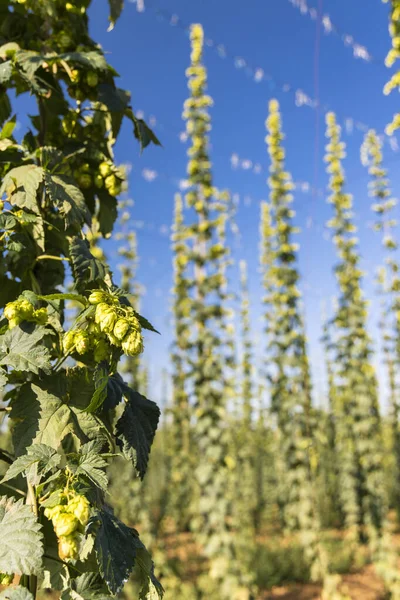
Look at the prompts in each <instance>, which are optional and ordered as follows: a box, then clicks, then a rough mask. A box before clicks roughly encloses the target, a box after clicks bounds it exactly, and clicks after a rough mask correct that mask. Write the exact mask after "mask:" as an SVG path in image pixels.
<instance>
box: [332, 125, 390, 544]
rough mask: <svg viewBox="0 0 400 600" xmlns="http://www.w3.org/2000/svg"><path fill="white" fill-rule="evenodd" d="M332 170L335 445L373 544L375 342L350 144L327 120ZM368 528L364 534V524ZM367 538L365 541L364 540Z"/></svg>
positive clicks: (346, 504) (378, 477) (353, 511)
mask: <svg viewBox="0 0 400 600" xmlns="http://www.w3.org/2000/svg"><path fill="white" fill-rule="evenodd" d="M326 124H327V130H326V135H327V138H328V144H327V146H326V157H325V160H326V163H327V165H328V167H327V170H328V173H329V174H330V182H329V187H330V189H331V192H332V193H331V196H330V197H329V202H330V203H331V204H332V206H333V210H334V216H333V218H332V219H331V220H330V221H329V222H328V226H329V227H330V228H331V229H332V230H333V233H334V235H333V241H334V244H335V246H336V251H337V255H338V264H337V265H336V267H335V274H336V279H337V283H338V288H339V297H338V306H337V309H336V312H335V315H334V318H333V327H334V336H335V337H334V339H335V344H334V349H333V353H334V356H333V361H332V365H334V367H335V372H334V373H333V376H334V380H333V383H334V388H335V396H336V407H337V410H338V411H339V412H338V413H337V414H336V422H337V424H338V426H340V428H339V427H338V428H337V429H336V434H337V435H336V447H337V451H338V457H339V461H340V477H341V485H340V489H341V500H342V507H343V512H344V515H345V519H346V524H347V527H348V529H349V532H350V533H351V535H352V536H353V538H354V539H359V540H362V539H363V535H364V534H365V532H367V536H368V538H369V540H370V541H372V540H375V539H376V537H377V536H379V535H380V531H381V527H382V522H383V518H384V513H385V503H384V497H385V493H384V490H383V489H382V486H383V481H382V466H381V465H382V463H381V458H382V457H381V450H380V449H381V441H380V417H379V411H378V405H377V384H376V377H375V372H374V369H373V367H372V365H371V362H370V357H371V342H370V339H369V337H368V333H367V329H366V319H367V307H366V302H365V299H364V297H363V293H362V288H361V281H362V272H361V270H360V268H359V262H360V256H359V252H358V240H357V238H356V237H355V235H354V234H355V232H356V227H355V225H354V223H353V213H352V204H353V202H352V197H351V196H350V195H349V194H347V193H345V176H344V171H343V167H342V159H343V158H344V157H345V144H344V143H343V142H341V139H340V133H341V130H340V127H339V125H338V124H337V123H336V117H335V115H334V114H333V113H329V114H328V115H327V117H326ZM361 525H364V526H365V529H364V531H362V530H361V528H360V526H361ZM364 539H365V538H364Z"/></svg>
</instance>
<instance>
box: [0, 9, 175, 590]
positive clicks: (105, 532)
mask: <svg viewBox="0 0 400 600" xmlns="http://www.w3.org/2000/svg"><path fill="white" fill-rule="evenodd" d="M89 5H90V1H89V0H77V1H76V2H74V3H68V2H67V3H65V2H64V1H61V0H52V1H49V0H25V1H21V0H19V1H12V0H10V1H6V2H2V3H1V5H0V22H1V30H0V86H1V89H0V92H1V93H0V127H1V131H0V177H1V185H0V308H1V309H2V314H1V318H0V388H1V389H2V390H3V393H2V396H1V411H2V413H3V414H7V415H8V424H9V426H10V429H11V434H12V446H11V447H8V448H3V449H1V450H0V460H2V461H4V462H6V463H7V464H8V469H7V471H6V473H5V475H4V477H3V479H2V480H1V482H0V488H1V489H0V573H1V576H0V578H1V583H2V584H3V585H4V584H8V585H10V586H11V587H10V588H9V590H8V591H7V598H10V599H12V598H14V597H15V598H22V597H23V598H24V599H26V600H28V599H29V598H32V597H34V596H35V595H36V594H37V593H38V592H39V590H40V589H41V588H43V589H44V588H46V589H47V588H50V589H52V590H53V591H54V592H56V593H60V594H61V596H62V597H63V598H76V597H81V598H89V597H90V598H100V597H101V598H107V597H111V596H114V595H115V594H116V593H117V592H119V591H120V590H121V589H122V587H123V585H124V583H125V582H126V580H127V579H128V577H129V576H130V574H131V572H133V571H134V574H135V577H136V579H137V582H138V587H139V588H140V592H139V595H140V598H143V599H144V598H147V599H149V598H152V599H156V598H161V597H162V594H163V590H162V587H161V585H160V584H159V582H158V581H157V579H156V577H155V575H154V570H153V564H152V560H151V558H150V556H149V554H148V552H147V550H146V548H145V547H144V545H143V543H142V542H141V540H140V538H139V535H138V533H137V531H136V530H134V529H131V528H129V527H128V526H127V525H125V524H124V523H122V522H121V521H119V520H118V519H117V518H116V517H115V516H114V514H113V510H112V507H110V506H109V505H108V504H107V488H108V476H107V467H108V465H109V464H110V462H112V461H113V458H114V457H115V456H116V455H120V456H122V457H124V458H125V459H126V460H129V461H131V462H132V464H133V466H134V469H135V473H136V474H137V475H138V476H139V477H141V478H143V476H144V474H145V471H146V466H147V462H148V458H149V453H150V448H151V445H152V442H153V438H154V435H155V431H156V428H157V424H158V420H159V409H158V407H157V405H156V404H155V403H154V402H152V401H150V400H148V399H147V398H146V397H145V396H143V395H141V394H139V393H138V392H137V391H135V390H134V389H132V388H131V387H129V386H128V385H127V384H126V383H125V382H124V380H123V378H122V377H121V375H120V374H119V372H118V369H119V363H120V360H121V358H122V357H123V356H124V355H126V356H128V357H131V356H136V355H138V354H140V353H141V352H142V351H143V348H144V343H143V338H144V332H145V331H146V330H153V331H154V329H153V327H152V325H151V324H150V323H149V322H148V321H147V320H146V319H145V318H144V317H143V316H141V315H140V314H139V313H138V312H137V310H136V309H137V307H136V306H135V307H134V306H131V305H130V303H129V300H128V297H127V293H126V292H125V291H124V290H123V289H120V288H118V287H117V286H116V285H115V284H114V282H113V277H112V273H111V271H110V269H109V267H108V266H107V265H106V264H105V263H104V262H103V260H102V252H101V251H100V249H99V247H98V242H99V239H100V238H101V237H102V236H103V237H109V236H110V234H111V233H112V231H113V226H114V222H115V220H116V217H117V213H118V209H117V196H118V195H119V193H120V192H121V191H123V189H124V187H125V185H126V178H125V174H124V171H123V169H122V168H121V167H119V166H118V165H116V164H115V162H114V155H113V146H114V144H115V142H116V140H117V138H118V134H119V131H120V127H121V124H122V121H123V119H127V120H128V121H130V122H131V124H132V126H133V131H134V135H135V137H136V138H137V139H138V141H139V143H140V145H141V147H142V148H144V147H145V146H147V145H148V144H149V143H150V142H153V143H155V144H159V142H158V140H157V138H156V137H155V136H154V134H153V133H152V132H151V130H150V129H149V128H148V127H147V126H146V124H145V123H144V121H142V120H140V119H137V118H136V116H135V114H134V112H133V110H132V108H131V105H130V94H129V93H128V92H127V91H125V90H123V89H120V88H118V87H117V85H116V77H117V73H116V72H115V70H114V69H113V68H112V67H111V66H110V65H109V64H108V63H107V61H106V59H105V56H104V53H103V51H102V49H101V47H100V46H99V45H98V44H96V43H95V42H94V41H93V40H92V39H91V38H90V36H89V29H88V26H89V23H88V15H87V9H88V8H89ZM110 7H111V15H110V20H111V26H113V24H114V22H115V20H116V19H117V17H118V16H119V14H120V12H121V9H122V2H117V1H115V0H111V1H110ZM15 94H17V95H22V96H24V97H25V98H26V97H27V95H28V94H29V95H30V96H31V99H30V100H29V115H30V116H29V118H28V117H25V116H24V115H21V120H19V121H18V122H19V124H20V127H19V128H16V124H17V116H16V115H15V114H13V108H12V99H13V98H14V97H15ZM26 102H28V99H27V98H26ZM27 107H28V104H27ZM17 131H18V135H17V134H16V132H17ZM67 290H69V291H67ZM71 305H73V306H74V307H77V306H79V309H78V311H77V313H76V314H74V315H73V319H72V320H73V323H72V326H68V325H67V322H68V321H70V320H71V310H70V307H71ZM15 586H17V587H15ZM18 586H19V587H18ZM22 588H23V589H22Z"/></svg>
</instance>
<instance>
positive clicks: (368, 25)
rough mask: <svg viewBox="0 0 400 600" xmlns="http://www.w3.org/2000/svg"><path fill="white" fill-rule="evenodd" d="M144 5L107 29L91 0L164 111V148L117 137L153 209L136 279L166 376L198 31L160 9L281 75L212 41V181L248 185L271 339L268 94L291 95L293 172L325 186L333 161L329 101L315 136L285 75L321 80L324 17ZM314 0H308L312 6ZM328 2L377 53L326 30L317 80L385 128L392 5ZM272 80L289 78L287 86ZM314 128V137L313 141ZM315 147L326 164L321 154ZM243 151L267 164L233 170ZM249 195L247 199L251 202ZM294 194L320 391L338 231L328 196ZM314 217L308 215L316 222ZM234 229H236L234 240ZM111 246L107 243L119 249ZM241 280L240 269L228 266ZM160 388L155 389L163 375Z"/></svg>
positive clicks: (288, 119) (307, 86) (328, 98)
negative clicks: (175, 231) (185, 114)
mask: <svg viewBox="0 0 400 600" xmlns="http://www.w3.org/2000/svg"><path fill="white" fill-rule="evenodd" d="M144 2H145V5H146V10H145V12H144V13H141V14H139V13H138V12H137V11H136V6H135V4H132V3H129V2H127V4H126V7H125V10H124V12H123V15H122V17H121V19H120V21H119V22H118V23H117V25H116V27H115V29H114V30H113V31H112V32H109V33H107V32H106V29H107V3H106V2H105V0H97V1H96V2H94V3H93V7H92V9H91V29H92V35H93V37H94V38H95V39H96V40H98V41H99V42H100V43H101V45H102V46H103V48H104V49H105V50H106V51H107V52H109V53H110V56H109V59H110V62H111V63H112V64H113V66H114V67H115V68H116V69H117V70H118V72H119V73H120V75H121V86H122V87H125V88H127V89H129V90H131V92H132V99H133V106H134V108H135V109H136V110H138V109H141V110H143V111H144V112H145V115H146V117H147V118H148V116H149V115H154V116H155V117H156V118H157V124H156V126H155V131H156V133H157V134H158V136H159V137H160V139H161V141H162V144H163V149H160V148H155V147H151V148H149V149H147V150H146V151H145V152H144V154H143V155H142V156H141V157H140V156H139V153H138V148H137V145H136V144H135V142H134V141H132V139H131V133H130V129H129V128H128V127H126V129H124V130H123V135H122V138H121V141H120V143H119V145H118V147H117V159H118V160H119V161H121V162H128V163H130V164H132V171H131V174H130V197H132V198H133V199H134V201H135V207H134V209H133V219H134V220H135V221H139V222H140V221H144V223H145V225H144V227H142V228H139V229H138V242H139V253H140V269H139V273H138V276H139V279H140V281H141V282H142V283H143V284H144V285H145V286H146V289H147V291H146V295H145V297H144V299H143V308H142V311H143V313H144V314H145V316H146V317H148V318H149V319H150V320H151V321H152V322H154V324H155V326H156V327H157V328H158V329H159V330H160V331H161V332H162V334H163V335H162V337H161V338H160V337H159V336H154V335H149V336H147V345H146V350H145V358H146V360H147V361H148V362H149V364H150V370H151V374H152V375H153V378H154V377H157V374H158V373H159V372H160V369H161V368H162V367H163V366H167V365H168V345H169V343H170V341H171V323H170V316H169V315H170V305H171V296H170V289H171V285H172V268H171V253H170V241H169V233H166V232H167V228H169V227H170V225H171V220H172V209H173V196H174V193H175V192H176V191H177V186H176V184H175V183H174V182H176V181H178V180H179V179H180V178H184V177H185V167H186V157H185V149H186V148H185V145H184V144H182V143H181V142H180V141H179V138H178V133H179V131H182V130H183V126H182V120H181V112H182V105H183V102H184V100H185V98H186V97H187V88H186V80H185V68H186V67H187V66H188V64H189V40H188V37H187V35H185V33H184V32H183V31H182V30H181V29H180V28H177V27H172V26H171V25H169V24H168V23H167V22H166V21H165V19H164V20H160V19H159V18H157V16H156V11H157V9H162V10H166V11H168V12H169V13H172V14H177V15H179V17H180V18H181V19H182V21H183V22H185V23H192V22H200V23H201V24H202V25H203V27H204V30H205V35H206V37H209V38H211V39H212V40H214V41H215V42H217V43H221V44H224V45H225V46H226V48H227V49H228V51H229V52H230V54H231V56H237V57H243V58H245V59H246V61H247V62H248V63H249V64H251V65H252V66H254V67H261V68H263V69H264V71H265V72H268V73H269V74H270V75H271V76H272V77H273V80H274V82H273V83H272V84H269V83H268V82H266V81H264V82H261V83H255V82H254V81H253V80H252V78H251V77H249V76H248V75H246V73H245V71H244V70H243V69H238V68H235V66H234V61H233V59H232V57H230V58H225V59H221V58H220V57H219V56H218V55H217V53H216V52H215V50H213V49H212V48H211V49H209V48H207V49H206V50H205V64H206V66H207V69H208V74H209V93H210V95H211V96H212V97H213V99H214V102H215V106H214V108H213V109H212V119H213V130H212V135H211V143H212V153H211V154H212V162H213V165H214V175H215V183H216V185H218V186H219V187H221V188H223V187H227V188H229V189H231V190H232V191H233V192H237V193H239V194H240V203H239V209H238V214H237V222H238V226H239V229H240V233H241V242H240V244H239V243H238V242H237V241H236V242H235V243H234V248H233V254H234V257H235V259H240V258H245V259H246V260H247V261H248V264H249V276H250V285H251V301H252V306H253V310H254V318H253V327H254V335H255V337H257V336H258V337H259V338H260V343H261V347H262V335H261V329H262V323H261V322H260V320H259V315H260V312H261V310H260V301H259V299H260V296H261V289H260V285H259V273H258V227H259V201H260V200H261V199H265V198H266V197H267V194H268V190H267V188H266V184H265V180H266V168H267V166H268V161H267V154H266V148H265V144H264V137H265V128H264V122H265V118H266V110H267V103H268V100H269V99H270V98H272V97H276V98H277V99H278V100H279V101H280V103H281V109H282V114H283V121H284V129H285V132H286V134H287V139H286V150H287V167H288V169H289V170H290V171H291V172H292V174H293V178H294V179H295V180H303V181H309V182H311V183H312V184H314V182H315V181H317V184H318V187H319V188H321V189H323V190H324V189H325V188H326V184H327V178H326V176H325V173H324V163H323V154H324V144H325V141H324V132H325V125H324V114H323V113H321V115H320V122H319V135H316V112H315V111H314V110H312V109H310V108H308V107H305V106H303V107H297V106H296V105H295V101H294V95H293V93H285V92H284V91H282V86H281V85H280V84H281V83H288V84H290V85H291V86H292V88H293V89H294V90H295V89H297V88H300V89H302V90H303V91H304V92H306V93H307V94H308V95H309V96H312V97H314V96H315V95H316V94H317V88H316V80H315V44H316V30H317V27H316V23H315V21H312V20H311V19H310V18H309V17H307V16H303V15H301V14H300V12H299V11H298V9H296V8H294V7H293V6H292V5H291V4H290V2H289V0H246V1H245V2H243V1H242V2H240V1H239V0H218V1H217V0H201V1H196V2H195V1H194V0H192V1H188V0H144ZM317 3H318V0H308V4H309V5H310V6H316V5H317ZM322 7H323V12H324V13H328V14H329V15H330V17H331V19H332V21H333V22H334V23H335V25H337V27H338V28H339V29H340V31H341V32H345V33H349V34H351V35H353V37H354V39H355V40H356V41H357V42H359V43H360V44H364V45H366V46H367V47H368V50H369V51H370V52H371V53H372V54H373V56H374V57H376V59H377V60H376V61H374V62H371V63H367V62H364V61H362V60H360V59H358V60H356V59H355V58H354V57H353V55H352V50H351V48H349V47H345V45H344V43H343V41H342V39H341V38H340V36H338V35H333V34H332V35H325V34H324V33H323V31H322V33H321V43H320V52H319V57H318V59H319V69H318V86H319V93H320V100H321V104H323V105H326V104H328V105H329V107H330V108H331V109H332V110H334V111H336V112H337V114H338V117H339V121H341V122H342V123H343V119H344V117H353V118H354V120H355V121H359V122H363V123H367V124H368V125H370V126H371V127H374V128H376V129H377V130H378V131H379V132H382V131H383V130H384V127H385V125H386V124H387V123H388V122H389V121H390V120H391V116H392V114H393V113H394V112H395V110H396V105H397V103H398V96H397V95H395V94H393V96H391V97H389V98H387V97H384V96H383V94H382V88H383V86H384V84H385V82H386V81H387V79H388V77H389V71H388V69H386V67H385V66H384V64H383V59H384V57H385V54H386V52H387V50H388V48H389V45H390V40H389V35H388V29H387V11H388V7H387V5H384V4H382V3H381V2H379V0H376V1H374V2H373V1H372V0H323V2H322ZM275 82H279V85H277V84H276V83H275ZM362 136H363V134H362V133H361V132H359V131H357V130H354V132H353V133H352V134H346V133H344V139H345V141H346V142H347V143H348V157H347V159H346V161H345V168H346V174H347V178H348V191H349V192H351V193H352V194H353V195H354V201H355V211H356V217H357V224H358V226H359V235H360V245H361V252H362V255H363V259H364V260H363V267H364V269H365V270H366V271H367V277H366V280H365V290H366V293H367V295H368V297H369V298H370V299H371V300H372V304H371V316H370V328H371V334H372V335H374V343H375V346H377V339H376V323H377V320H378V318H379V305H378V303H377V301H376V300H374V299H373V287H374V286H373V273H374V269H375V267H376V266H377V265H379V263H380V261H381V253H380V248H379V238H378V236H377V234H374V233H373V232H372V231H371V230H370V229H369V227H368V224H369V222H370V221H371V215H372V213H371V212H370V208H369V206H370V200H369V198H368V196H367V182H368V176H367V173H366V172H365V169H364V168H363V167H362V166H361V164H360V159H359V147H360V144H361V142H362ZM316 140H318V143H317V142H316ZM316 149H317V150H318V152H317V159H318V161H317V165H318V168H317V172H316V170H315V154H316ZM234 152H236V153H237V154H238V155H239V156H240V157H241V158H249V159H251V160H252V161H253V162H254V163H256V162H258V163H260V164H261V165H262V167H263V172H262V173H261V174H254V173H252V172H251V171H250V170H249V171H245V170H243V169H237V170H232V168H231V161H230V157H231V155H232V153H234ZM399 156H400V154H396V153H394V152H393V151H392V150H391V149H390V148H389V146H388V145H387V146H386V158H387V162H388V166H389V167H390V168H391V179H392V184H393V189H394V194H395V195H396V193H397V190H398V184H399V183H400V180H399V176H398V175H396V176H394V171H395V170H396V169H395V167H396V166H397V163H398V159H399ZM143 169H151V170H155V171H157V173H158V177H157V179H156V180H155V181H153V182H152V183H148V182H146V181H145V180H144V179H143V177H142V176H141V171H142V170H143ZM246 195H248V196H250V197H251V198H252V201H251V203H250V204H248V203H247V205H246V204H245V203H244V202H243V198H244V197H245V196H246ZM294 207H295V209H296V211H297V218H296V220H297V222H298V224H299V225H300V227H301V228H302V233H301V234H300V235H299V236H298V241H299V243H300V244H301V250H300V259H299V262H300V269H301V274H302V277H303V280H302V290H303V293H304V299H305V304H306V318H307V333H308V336H309V340H310V350H311V355H312V366H313V374H314V383H315V390H316V396H317V398H318V401H319V402H322V397H321V396H322V389H323V387H324V386H323V380H324V377H323V361H322V359H321V350H320V346H319V342H318V340H319V337H320V334H321V330H320V325H321V317H320V315H321V302H322V300H323V299H324V298H325V299H326V300H327V302H328V303H329V302H330V299H331V298H332V296H333V295H334V294H335V291H336V287H335V281H334V278H333V275H332V267H333V265H334V263H335V256H334V251H333V247H332V243H331V242H330V241H329V239H327V236H326V233H325V235H324V223H325V222H326V220H327V219H328V218H329V216H330V215H331V207H330V206H329V205H327V204H326V193H325V197H316V196H313V195H312V194H310V193H309V194H305V193H302V192H297V193H296V197H295V204H294ZM311 221H312V226H311V227H310V226H308V227H307V224H308V225H310V223H311ZM232 241H233V240H232ZM113 249H114V246H113V244H110V251H111V252H112V251H113ZM231 277H232V280H233V282H234V285H235V284H236V281H237V271H236V270H235V269H233V270H232V271H231ZM157 386H158V387H157V389H155V390H154V392H155V395H156V396H159V389H160V388H159V385H158V383H157Z"/></svg>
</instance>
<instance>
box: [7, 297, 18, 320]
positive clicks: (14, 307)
mask: <svg viewBox="0 0 400 600" xmlns="http://www.w3.org/2000/svg"><path fill="white" fill-rule="evenodd" d="M3 314H4V316H5V318H6V319H8V320H9V321H11V319H16V318H17V317H18V316H19V305H18V302H17V301H15V302H9V303H8V304H6V305H5V307H4V313H3Z"/></svg>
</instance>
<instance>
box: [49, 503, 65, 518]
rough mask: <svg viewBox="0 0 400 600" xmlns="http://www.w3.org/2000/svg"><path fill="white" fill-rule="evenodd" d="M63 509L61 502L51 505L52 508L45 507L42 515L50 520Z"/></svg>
mask: <svg viewBox="0 0 400 600" xmlns="http://www.w3.org/2000/svg"><path fill="white" fill-rule="evenodd" d="M64 510H65V506H63V505H62V504H57V506H53V507H52V508H45V509H44V516H45V517H47V518H48V519H50V521H51V520H52V519H54V518H55V517H56V516H57V515H59V514H60V513H62V512H64Z"/></svg>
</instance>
